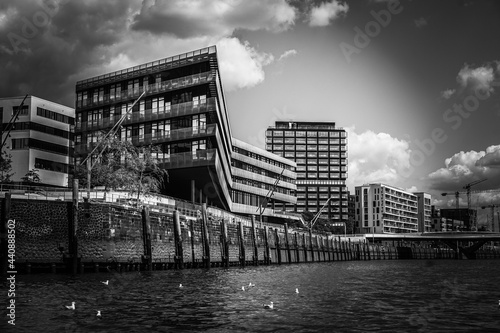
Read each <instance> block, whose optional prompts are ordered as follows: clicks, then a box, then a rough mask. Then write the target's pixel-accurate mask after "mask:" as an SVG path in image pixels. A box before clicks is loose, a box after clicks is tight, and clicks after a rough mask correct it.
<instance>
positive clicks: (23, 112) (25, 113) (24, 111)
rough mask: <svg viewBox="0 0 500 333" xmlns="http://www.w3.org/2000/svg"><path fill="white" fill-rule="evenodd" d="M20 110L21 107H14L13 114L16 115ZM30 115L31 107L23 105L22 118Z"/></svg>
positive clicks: (20, 113) (20, 112)
mask: <svg viewBox="0 0 500 333" xmlns="http://www.w3.org/2000/svg"><path fill="white" fill-rule="evenodd" d="M18 110H19V106H13V107H12V114H13V115H14V114H16V112H17V111H18ZM28 113H29V106H28V105H23V106H22V108H21V111H19V115H20V116H27V115H28Z"/></svg>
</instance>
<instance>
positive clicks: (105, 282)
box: [101, 280, 109, 285]
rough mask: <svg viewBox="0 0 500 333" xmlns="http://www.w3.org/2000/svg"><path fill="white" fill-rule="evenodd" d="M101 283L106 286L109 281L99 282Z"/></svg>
mask: <svg viewBox="0 0 500 333" xmlns="http://www.w3.org/2000/svg"><path fill="white" fill-rule="evenodd" d="M101 283H103V284H105V285H108V284H109V280H106V281H101Z"/></svg>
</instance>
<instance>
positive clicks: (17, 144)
mask: <svg viewBox="0 0 500 333" xmlns="http://www.w3.org/2000/svg"><path fill="white" fill-rule="evenodd" d="M28 148H29V139H28V138H25V139H12V148H11V149H12V150H18V149H28Z"/></svg>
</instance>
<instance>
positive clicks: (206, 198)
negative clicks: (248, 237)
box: [75, 46, 295, 217]
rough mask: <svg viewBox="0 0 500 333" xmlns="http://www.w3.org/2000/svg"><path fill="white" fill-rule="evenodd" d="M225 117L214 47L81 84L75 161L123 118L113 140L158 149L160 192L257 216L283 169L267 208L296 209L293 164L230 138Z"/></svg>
mask: <svg viewBox="0 0 500 333" xmlns="http://www.w3.org/2000/svg"><path fill="white" fill-rule="evenodd" d="M143 93H145V94H144V95H142V94H143ZM141 96H142V97H141ZM134 102H135V103H136V104H135V105H134V104H133V103H134ZM228 114H229V111H228V110H227V107H226V103H225V97H224V91H223V88H222V79H221V76H220V73H219V65H218V59H217V50H216V47H215V46H211V47H208V48H204V49H200V50H196V51H192V52H188V53H184V54H180V55H177V56H173V57H169V58H165V59H161V60H158V61H154V62H150V63H146V64H143V65H139V66H135V67H133V68H127V69H123V70H120V71H116V72H113V73H108V74H104V75H100V76H98V77H93V78H89V79H86V80H82V81H79V82H77V84H76V133H75V150H76V155H77V163H81V161H82V160H83V158H84V157H85V156H86V155H87V154H89V153H90V152H91V151H92V149H94V147H95V146H96V145H97V144H98V141H99V138H100V135H101V133H103V132H104V133H106V132H108V131H109V130H110V129H111V128H112V127H113V126H114V125H115V124H116V123H117V122H118V121H119V120H120V119H121V118H122V117H123V116H124V115H127V118H126V119H125V120H124V122H123V123H122V126H121V128H120V129H119V130H118V132H117V135H118V136H119V137H120V138H121V140H128V141H130V142H131V143H132V144H133V145H134V146H146V145H153V146H157V147H159V150H160V152H159V153H158V154H157V156H156V158H157V159H158V160H159V162H160V165H161V167H162V168H164V169H166V170H168V173H169V183H168V184H167V186H166V187H167V189H166V190H165V193H164V194H166V195H170V196H173V197H176V198H180V199H185V200H189V201H192V202H206V203H208V204H209V205H214V206H217V207H220V208H222V209H225V210H227V211H231V212H232V211H233V210H235V211H237V212H239V213H242V214H243V213H244V214H250V213H252V214H256V215H258V213H256V212H255V209H256V208H257V207H258V204H257V203H258V202H260V201H263V199H264V198H265V194H267V191H268V190H269V188H270V186H271V185H272V184H273V182H274V178H275V177H276V174H279V173H280V172H281V169H285V170H286V171H285V173H284V175H283V176H284V178H283V179H282V181H281V182H280V183H279V184H278V186H277V189H276V191H275V193H274V195H273V198H272V200H271V203H272V204H281V203H283V202H287V203H294V202H295V196H294V191H295V184H294V182H295V163H293V162H290V161H287V160H285V159H284V158H280V157H279V156H276V155H273V154H270V153H268V152H266V151H264V150H262V149H260V150H259V149H257V148H256V147H253V146H251V145H248V144H246V143H243V142H241V141H239V140H236V139H234V138H233V137H232V135H231V127H230V123H229V117H228ZM266 214H267V217H271V216H273V214H271V211H269V210H266V212H265V214H264V215H266Z"/></svg>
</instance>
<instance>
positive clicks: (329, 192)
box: [266, 121, 349, 222]
mask: <svg viewBox="0 0 500 333" xmlns="http://www.w3.org/2000/svg"><path fill="white" fill-rule="evenodd" d="M266 150H268V151H270V152H272V153H274V154H276V155H278V156H282V157H284V158H287V159H290V160H292V161H294V162H295V163H296V165H297V168H296V172H297V181H296V185H297V202H296V203H295V204H294V203H290V204H288V205H287V207H286V209H287V210H288V211H293V212H298V213H301V212H304V211H309V212H311V213H313V214H316V213H317V212H319V211H320V210H321V209H322V208H323V207H324V210H323V211H322V213H321V217H322V218H325V219H329V220H330V221H332V222H346V221H347V220H348V213H349V212H348V191H347V186H346V185H345V181H346V179H347V133H346V131H345V130H344V129H342V128H339V127H336V126H335V123H334V122H302V121H301V122H295V121H293V122H292V121H276V122H275V125H274V126H272V127H269V128H268V129H267V131H266Z"/></svg>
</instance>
